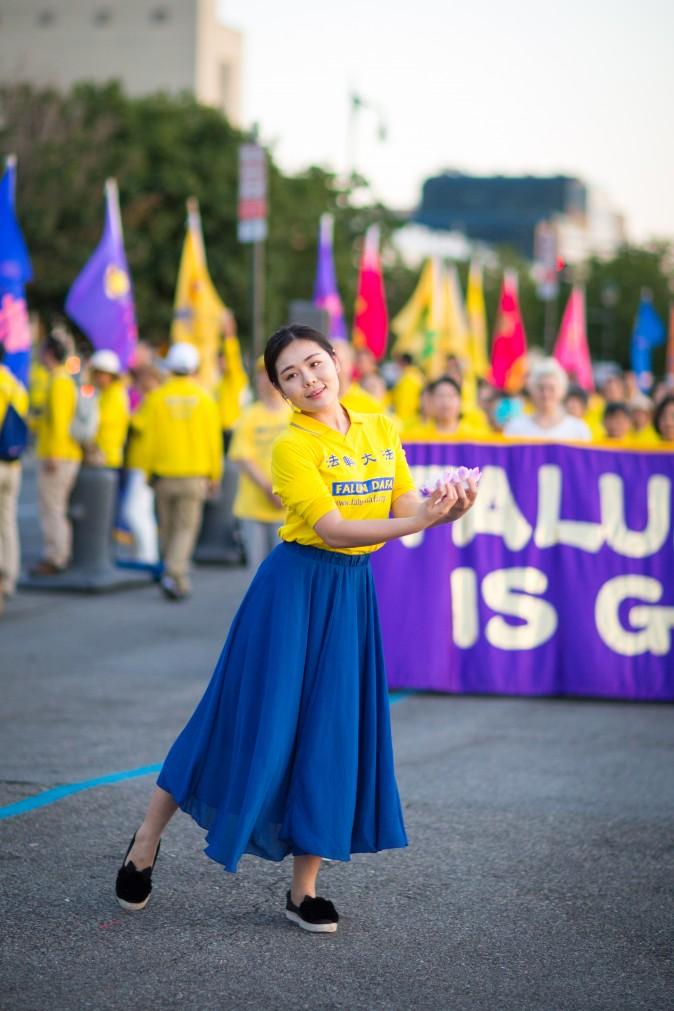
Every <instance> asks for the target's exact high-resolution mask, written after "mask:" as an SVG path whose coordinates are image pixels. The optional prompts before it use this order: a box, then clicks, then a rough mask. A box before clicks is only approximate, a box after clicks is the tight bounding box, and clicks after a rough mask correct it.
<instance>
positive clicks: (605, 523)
mask: <svg viewBox="0 0 674 1011" xmlns="http://www.w3.org/2000/svg"><path fill="white" fill-rule="evenodd" d="M407 457H408V461H409V463H410V466H411V468H412V472H413V474H414V476H415V479H416V481H417V484H418V485H423V484H429V483H432V482H433V481H434V480H435V478H436V476H437V475H438V474H440V473H442V471H443V470H444V469H445V468H446V467H448V466H455V465H460V464H463V465H465V466H471V467H472V466H479V467H480V469H481V471H482V478H481V480H480V488H479V494H478V499H477V502H476V503H475V505H474V506H473V508H472V509H471V510H470V512H469V513H467V514H466V516H465V517H464V518H463V519H462V520H459V521H458V522H457V523H452V524H448V525H446V526H439V527H436V528H434V529H430V530H426V531H424V532H423V533H422V534H415V535H412V536H411V537H405V538H403V539H402V541H395V542H393V543H391V544H388V545H387V546H386V547H385V548H384V549H383V550H382V551H381V552H377V553H376V555H375V557H374V558H373V563H372V564H373V570H374V575H375V580H376V584H377V597H378V600H379V608H380V611H381V618H382V631H383V639H384V653H385V656H386V664H387V669H388V675H389V684H390V686H391V687H392V688H407V689H409V688H416V689H422V690H424V689H425V690H427V691H439V692H459V693H460V692H469V693H487V694H499V695H586V696H597V697H604V698H619V699H642V700H646V699H648V700H652V701H655V700H661V701H665V700H669V701H671V700H674V580H673V579H672V534H673V532H674V522H673V496H672V488H673V485H674V453H672V452H666V451H665V452H657V451H637V450H631V451H630V450H619V449H616V450H610V449H606V448H602V449H594V448H592V447H590V446H588V447H587V448H585V447H578V446H564V445H555V444H545V443H536V444H532V445H521V444H513V443H510V444H509V443H507V442H501V443H497V444H487V443H472V444H470V443H444V444H442V445H439V444H423V443H419V444H410V445H409V446H408V447H407Z"/></svg>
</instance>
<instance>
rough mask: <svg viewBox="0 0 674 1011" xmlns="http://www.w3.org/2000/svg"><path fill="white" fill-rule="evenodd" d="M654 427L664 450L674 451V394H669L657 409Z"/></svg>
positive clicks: (654, 416) (659, 402)
mask: <svg viewBox="0 0 674 1011" xmlns="http://www.w3.org/2000/svg"><path fill="white" fill-rule="evenodd" d="M653 427H654V428H655V431H656V432H657V434H658V440H659V441H658V445H659V446H660V447H661V448H662V449H665V448H667V449H674V393H668V394H667V395H666V396H664V397H663V398H662V399H661V400H660V401H658V405H657V407H656V408H655V414H654V415H653Z"/></svg>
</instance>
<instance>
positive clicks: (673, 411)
mask: <svg viewBox="0 0 674 1011" xmlns="http://www.w3.org/2000/svg"><path fill="white" fill-rule="evenodd" d="M660 434H661V436H662V438H663V439H665V441H666V442H674V404H667V406H666V407H665V409H664V411H663V412H662V414H661V415H660Z"/></svg>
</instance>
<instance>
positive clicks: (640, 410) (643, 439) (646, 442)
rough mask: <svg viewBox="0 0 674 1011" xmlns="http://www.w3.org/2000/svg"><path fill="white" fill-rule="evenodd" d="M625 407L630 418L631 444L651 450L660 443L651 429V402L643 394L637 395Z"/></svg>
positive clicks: (653, 429)
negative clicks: (628, 411) (627, 408)
mask: <svg viewBox="0 0 674 1011" xmlns="http://www.w3.org/2000/svg"><path fill="white" fill-rule="evenodd" d="M627 406H628V407H629V410H630V416H631V418H632V429H633V431H632V442H633V443H634V445H635V446H641V447H643V448H645V449H648V448H651V449H653V448H654V447H655V446H657V444H658V442H659V441H660V440H659V439H658V433H657V432H656V431H655V428H654V427H653V401H652V400H651V398H650V397H647V396H646V394H645V393H637V394H635V395H634V396H633V397H632V399H631V400H630V401H629V403H628V405H627Z"/></svg>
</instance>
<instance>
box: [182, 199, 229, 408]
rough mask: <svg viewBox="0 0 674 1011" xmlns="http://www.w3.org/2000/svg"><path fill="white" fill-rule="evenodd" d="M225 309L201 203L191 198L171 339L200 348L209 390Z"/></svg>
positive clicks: (204, 380) (203, 376)
mask: <svg viewBox="0 0 674 1011" xmlns="http://www.w3.org/2000/svg"><path fill="white" fill-rule="evenodd" d="M224 313H225V306H224V304H223V302H222V300H221V299H220V296H219V295H218V293H217V291H216V290H215V288H214V287H213V282H212V281H211V278H210V275H209V273H208V267H207V265H206V252H205V249H204V240H203V235H202V231H201V217H200V215H199V205H198V204H197V202H196V200H193V199H191V200H188V202H187V230H186V233H185V241H184V243H183V251H182V255H181V257H180V269H179V270H178V284H177V286H176V296H175V303H174V310H173V324H172V326H171V340H172V342H173V343H174V344H175V343H177V342H179V341H186V342H187V343H188V344H194V346H195V347H196V348H197V349H198V351H199V356H200V366H199V373H198V378H199V379H200V381H201V382H202V383H203V384H204V386H206V388H207V389H209V390H212V389H213V388H214V386H215V382H216V378H217V360H218V344H219V339H220V334H221V332H222V325H223V318H224Z"/></svg>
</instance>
